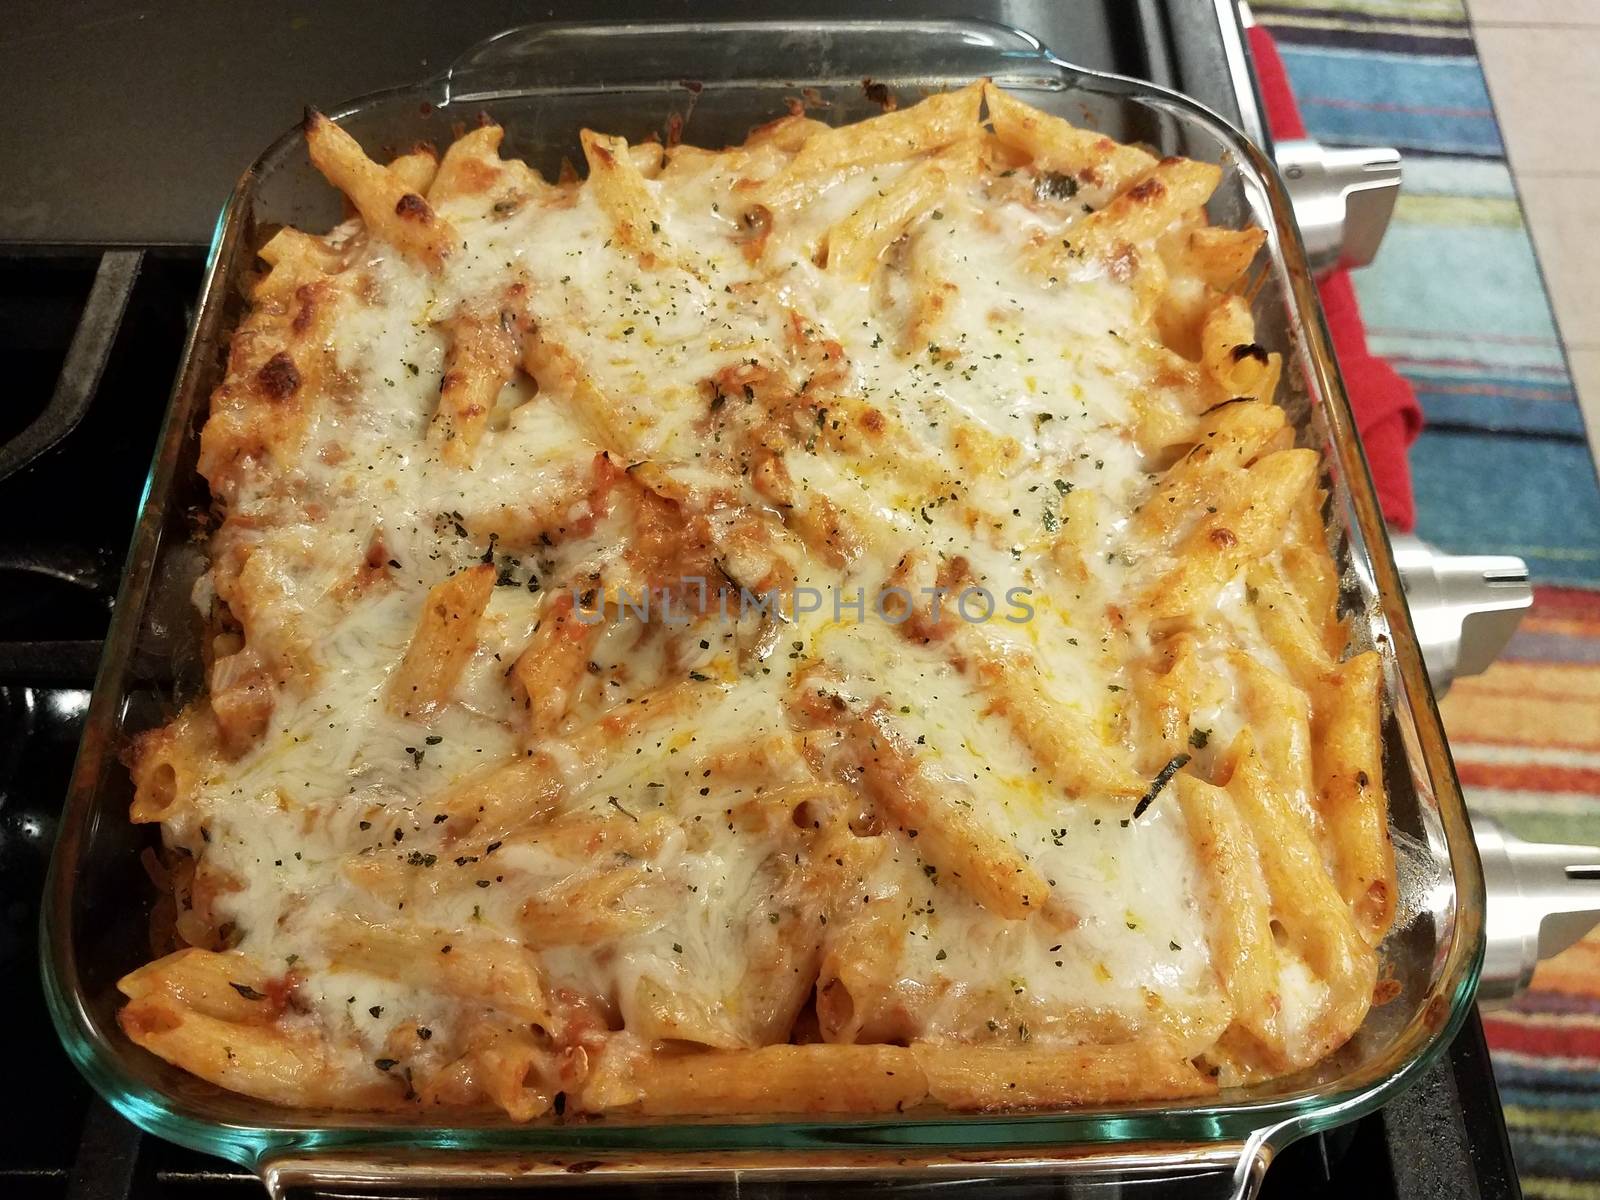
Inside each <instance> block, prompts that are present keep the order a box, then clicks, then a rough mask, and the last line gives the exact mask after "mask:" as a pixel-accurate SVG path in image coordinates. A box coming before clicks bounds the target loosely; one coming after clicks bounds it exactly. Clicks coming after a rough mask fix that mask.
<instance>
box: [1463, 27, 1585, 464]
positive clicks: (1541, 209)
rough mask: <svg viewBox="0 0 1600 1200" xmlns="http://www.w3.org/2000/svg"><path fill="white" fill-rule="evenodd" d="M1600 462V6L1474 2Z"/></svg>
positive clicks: (1488, 69) (1494, 92)
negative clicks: (1598, 223) (1598, 225)
mask: <svg viewBox="0 0 1600 1200" xmlns="http://www.w3.org/2000/svg"><path fill="white" fill-rule="evenodd" d="M1467 7H1468V9H1469V10H1470V11H1471V15H1472V25H1473V32H1474V33H1475V34H1476V36H1477V41H1478V53H1479V56H1480V57H1481V59H1482V61H1483V70H1484V74H1485V75H1486V76H1487V77H1488V80H1489V92H1490V95H1491V96H1492V97H1493V98H1494V106H1495V111H1496V113H1497V114H1498V116H1499V118H1500V128H1501V132H1502V133H1503V135H1504V137H1505V142H1506V151H1507V154H1508V155H1509V156H1510V159H1511V169H1512V171H1513V173H1514V174H1515V175H1516V179H1517V186H1518V189H1519V190H1520V192H1521V193H1522V202H1523V207H1524V209H1525V211H1526V213H1527V219H1528V225H1529V228H1530V230H1531V231H1532V234H1533V242H1534V246H1535V248H1536V249H1537V250H1538V254H1539V263H1540V266H1541V267H1542V268H1543V270H1544V276H1545V283H1546V285H1547V286H1548V287H1549V289H1550V299H1551V302H1552V303H1553V304H1554V306H1555V310H1556V323H1557V325H1559V326H1560V329H1561V337H1562V341H1563V342H1564V343H1565V344H1566V348H1567V357H1568V360H1569V362H1570V364H1571V367H1572V375H1573V382H1574V383H1575V384H1576V385H1577V389H1578V400H1579V402H1580V403H1581V404H1582V406H1583V411H1584V418H1585V420H1586V421H1587V422H1588V427H1589V444H1590V446H1591V447H1592V448H1594V450H1595V452H1596V456H1597V457H1600V236H1597V233H1596V230H1595V227H1594V218H1595V216H1596V215H1600V0H1467Z"/></svg>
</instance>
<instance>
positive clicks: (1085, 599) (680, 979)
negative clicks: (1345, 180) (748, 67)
mask: <svg viewBox="0 0 1600 1200" xmlns="http://www.w3.org/2000/svg"><path fill="white" fill-rule="evenodd" d="M870 94H871V95H873V96H874V97H875V98H880V99H883V100H885V109H886V111H884V112H883V113H882V114H881V115H879V116H875V117H872V118H871V119H868V120H864V121H860V122H856V123H854V124H848V125H842V126H839V127H834V126H832V125H830V124H829V123H828V122H829V121H830V120H832V119H833V118H834V117H835V116H836V114H837V113H838V112H839V111H841V110H840V109H839V108H821V109H816V110H815V111H813V112H812V113H811V114H810V115H806V114H805V113H804V112H801V111H799V110H798V108H797V110H796V111H794V112H791V113H789V114H788V115H785V116H780V117H778V119H776V120H774V121H772V122H770V123H768V124H766V125H763V126H761V127H760V128H758V129H756V130H753V131H752V132H751V134H750V136H749V137H748V138H747V139H746V140H745V141H744V142H743V143H741V144H739V145H735V146H725V147H721V148H715V149H701V148H697V147H693V146H688V145H684V144H681V143H680V142H678V140H677V137H676V133H677V132H678V131H676V130H669V133H671V134H672V135H673V136H669V137H668V138H667V139H666V144H662V143H661V142H658V141H655V140H647V141H644V142H639V143H633V144H630V143H629V142H627V141H625V140H624V139H622V138H620V137H616V136H612V135H610V134H608V133H604V132H597V131H594V130H583V131H581V132H580V133H579V134H578V138H579V144H581V147H582V150H583V156H582V166H583V168H584V169H585V173H584V174H583V176H582V177H581V178H580V172H579V170H578V168H575V167H573V166H571V165H570V164H569V165H567V166H566V167H565V168H564V169H563V171H562V173H561V175H560V176H559V177H557V178H555V179H551V180H546V179H545V178H543V177H542V176H540V175H539V173H538V172H537V171H535V170H534V169H533V168H531V167H529V166H528V165H527V164H525V163H523V162H521V161H519V160H517V159H516V158H514V157H509V156H504V157H503V153H504V154H506V155H509V150H508V147H509V146H513V145H515V144H516V135H517V133H518V132H519V131H516V130H511V131H509V132H508V131H507V130H506V129H503V128H502V127H501V126H499V125H498V124H495V123H494V122H493V121H492V120H490V119H488V118H484V119H483V120H482V121H481V122H480V123H478V124H477V126H476V127H475V128H472V129H470V130H466V131H463V132H462V133H461V134H460V136H458V137H457V138H456V140H455V141H454V142H452V143H451V144H450V145H449V146H447V147H442V148H441V149H442V154H440V153H436V152H435V151H434V150H433V149H432V148H429V147H415V148H412V149H410V150H404V149H403V148H401V149H402V150H403V152H402V153H400V154H399V155H398V157H393V158H391V159H389V160H388V163H387V165H380V163H379V162H378V161H376V160H375V159H373V158H372V157H369V154H368V152H367V151H366V150H363V149H362V147H361V146H360V145H358V144H357V143H356V141H355V140H354V139H353V138H351V137H350V136H349V135H348V134H347V133H345V132H344V131H343V130H341V129H339V128H338V126H336V125H335V124H334V123H333V122H330V121H328V120H327V119H325V118H323V117H321V116H320V115H317V114H315V113H313V114H311V115H310V116H309V117H308V119H307V122H306V126H305V136H306V142H307V147H308V150H309V153H310V156H311V160H312V162H313V164H314V165H315V166H316V167H317V169H318V170H320V171H321V172H322V173H323V174H324V175H325V176H326V177H327V179H328V180H329V181H330V182H331V183H332V184H333V185H334V186H335V187H337V188H338V189H339V190H340V191H342V192H343V193H344V195H345V196H346V197H347V198H348V200H349V201H350V204H351V205H352V206H353V209H354V214H355V215H353V216H351V217H350V218H349V219H347V220H346V221H344V222H342V223H341V224H339V225H338V226H337V227H336V228H335V229H333V230H332V231H331V232H328V233H326V234H322V235H315V234H312V233H309V232H301V231H298V230H294V229H283V230H278V231H276V232H274V233H273V234H272V236H271V237H270V238H268V239H267V240H266V241H265V243H264V244H263V245H262V246H261V248H260V258H261V261H262V264H264V270H263V272H262V274H261V275H260V277H259V278H257V279H256V280H254V281H253V282H252V284H251V286H250V288H249V289H248V298H249V303H250V309H249V312H248V314H247V315H246V316H245V318H244V319H243V321H242V322H241V324H240V325H239V328H238V329H237V331H236V332H235V334H234V336H233V340H232V343H231V346H230V350H229V356H228V363H227V369H226V375H225V378H224V381H223V383H222V385H221V386H220V387H219V388H218V389H217V391H216V393H215V394H214V397H213V400H212V406H211V412H210V415H209V417H208V419H207V421H206V424H205V428H204V431H203V433H202V438H201V454H200V469H201V472H202V474H203V475H204V476H205V478H206V481H207V482H208V484H209V485H210V487H211V491H212V496H213V500H214V515H215V518H216V521H215V528H214V530H213V531H212V533H211V536H210V542H209V564H208V569H207V570H206V572H205V575H204V577H203V578H202V579H201V581H200V583H199V585H198V586H197V587H196V589H195V593H194V594H195V599H196V602H197V605H198V607H199V608H200V610H201V612H202V615H203V616H204V617H205V619H206V621H207V622H208V628H207V637H206V642H205V655H204V666H205V676H206V682H207V688H206V690H205V692H204V694H203V695H201V696H199V697H197V698H195V699H193V700H192V702H190V703H189V704H188V705H187V706H186V707H184V708H182V709H181V710H180V711H178V712H177V713H176V714H175V715H174V716H173V718H172V719H171V720H170V721H169V722H168V723H167V724H166V725H165V726H163V727H162V728H160V729H156V730H151V731H149V732H146V733H143V734H141V735H139V736H138V737H137V738H136V739H134V740H133V741H132V743H131V744H130V745H129V746H128V747H127V750H126V754H125V757H126V760H127V763H128V767H129V770H130V773H131V776H132V781H133V803H132V806H131V810H130V816H131V818H132V819H133V820H134V821H136V822H140V823H144V824H150V825H157V826H159V831H160V840H161V846H160V852H159V853H157V852H156V851H154V850H151V851H150V852H149V853H148V854H147V856H146V859H147V863H148V865H149V868H150V874H151V875H152V878H153V879H155V880H156V881H157V882H158V885H159V886H161V887H163V888H164V889H165V890H167V891H168V892H169V893H170V897H169V898H168V899H166V900H164V901H163V902H162V904H161V905H160V910H161V915H160V918H159V920H158V922H157V923H156V925H157V927H156V931H155V934H154V936H153V940H154V941H156V942H157V943H158V945H157V951H156V957H155V961H154V962H152V963H150V964H149V965H147V966H145V967H142V968H140V969H138V970H136V971H133V972H132V973H130V974H128V975H127V976H125V977H124V978H123V980H122V981H121V984H120V986H121V989H122V992H123V994H124V996H125V998H126V1003H125V1005H124V1006H123V1008H122V1010H121V1013H120V1021H121V1025H122V1028H123V1029H124V1031H125V1032H126V1034H127V1036H128V1037H130V1038H131V1039H132V1040H133V1041H135V1042H137V1043H138V1044H139V1045H141V1046H143V1047H145V1048H146V1049H148V1050H149V1051H150V1052H152V1053H154V1054H156V1055H158V1056H160V1057H162V1058H164V1059H166V1060H167V1061H169V1062H171V1063H173V1064H175V1065H176V1066H178V1067H180V1068H182V1069H184V1070H187V1071H189V1072H191V1073H192V1074H194V1075H196V1076H197V1077H199V1078H200V1079H203V1080H206V1081H208V1082H209V1083H210V1084H212V1085H215V1086H218V1087H222V1088H226V1089H231V1090H233V1091H236V1092H239V1093H241V1094H245V1095H249V1096H253V1097H257V1098H259V1099H261V1100H265V1101H268V1102H271V1103H276V1104H282V1105H285V1106H312V1107H324V1108H341V1109H364V1108H372V1109H391V1110H393V1109H398V1110H403V1111H406V1112H408V1113H411V1114H414V1115H415V1116H416V1118H417V1119H418V1120H421V1121H423V1122H428V1121H433V1122H439V1121H443V1120H446V1119H447V1118H446V1117H444V1116H442V1115H441V1112H443V1111H448V1112H456V1111H460V1112H468V1113H480V1114H489V1115H491V1116H494V1117H496V1119H508V1120H511V1121H518V1122H522V1121H547V1122H556V1121H563V1120H569V1119H588V1118H589V1117H591V1116H596V1115H600V1116H603V1115H608V1114H609V1115H615V1116H616V1117H617V1118H619V1119H628V1120H632V1119H638V1120H657V1119H666V1118H675V1117H679V1116H708V1117H743V1116H759V1115H770V1116H781V1115H801V1116H804V1115H815V1114H823V1113H884V1114H892V1113H899V1112H909V1113H929V1114H937V1113H939V1112H945V1113H949V1112H983V1111H1002V1110H1011V1109H1018V1110H1021V1109H1030V1110H1046V1111H1060V1110H1065V1109H1072V1108H1080V1107H1085V1106H1099V1105H1114V1104H1124V1103H1129V1102H1136V1101H1141V1100H1152V1101H1157V1100H1158V1101H1167V1102H1179V1103H1181V1102H1185V1101H1187V1100H1189V1099H1190V1098H1196V1097H1206V1096H1209V1095H1211V1094H1212V1093H1214V1092H1215V1091H1216V1090H1217V1089H1218V1088H1219V1087H1221V1088H1229V1087H1234V1086H1236V1085H1241V1084H1249V1083H1253V1082H1255V1081H1258V1080H1264V1079H1270V1078H1273V1077H1275V1076H1279V1075H1284V1074H1287V1073H1289V1072H1293V1071H1297V1070H1300V1069H1302V1068H1306V1067H1309V1066H1311V1065H1313V1064H1315V1063H1316V1062H1317V1061H1318V1060H1320V1059H1321V1058H1323V1057H1324V1056H1325V1055H1327V1054H1329V1053H1331V1052H1332V1051H1334V1050H1335V1049H1337V1048H1338V1047H1339V1046H1340V1045H1342V1044H1343V1043H1344V1042H1345V1041H1346V1040H1347V1039H1348V1038H1350V1037H1351V1036H1352V1035H1353V1034H1354V1032H1355V1031H1356V1030H1357V1028H1358V1027H1359V1026H1360V1025H1361V1023H1362V1021H1363V1020H1364V1019H1365V1016H1366V1013H1367V1011H1368V1008H1369V1006H1370V1005H1371V1003H1372V1001H1373V992H1374V988H1375V986H1376V984H1377V964H1378V950H1377V947H1378V945H1379V943H1380V942H1381V940H1382V938H1383V937H1384V936H1385V934H1386V932H1387V930H1388V928H1389V926H1390V924H1391V923H1392V921H1393V919H1394V909H1395V904H1396V893H1397V885H1396V881H1395V875H1394V863H1393V849H1392V847H1391V846H1390V843H1389V838H1388V830H1387V805H1386V803H1385V796H1384V790H1383V788H1384V784H1383V778H1384V776H1383V767H1384V763H1383V740H1382V736H1381V720H1382V708H1381V691H1382V686H1383V673H1382V670H1381V664H1380V663H1379V661H1378V659H1377V657H1376V655H1374V654H1371V653H1368V654H1355V655H1353V656H1352V655H1351V654H1350V649H1351V648H1350V647H1349V646H1347V644H1346V643H1347V641H1348V638H1347V631H1346V628H1345V626H1344V624H1343V623H1342V622H1341V621H1340V618H1339V612H1338V605H1339V602H1340V587H1339V579H1340V576H1339V569H1338V564H1337V563H1336V562H1335V560H1334V558H1333V556H1332V555H1331V554H1330V553H1329V548H1328V541H1327V538H1326V535H1325V533H1324V530H1323V522H1322V507H1323V502H1324V498H1325V494H1326V493H1325V491H1324V487H1323V484H1322V482H1321V479H1320V476H1321V473H1322V464H1321V462H1320V460H1319V457H1318V455H1317V453H1316V452H1315V451H1313V450H1310V449H1306V448H1296V446H1295V428H1294V426H1292V425H1291V423H1290V421H1289V418H1288V416H1287V415H1286V414H1285V412H1284V410H1283V409H1282V408H1280V407H1279V406H1278V405H1277V403H1276V402H1275V400H1276V391H1277V382H1278V374H1279V371H1280V369H1281V365H1280V364H1281V360H1280V358H1279V355H1278V354H1277V353H1276V352H1275V351H1274V350H1273V349H1272V348H1270V347H1267V346H1263V345H1258V344H1257V342H1256V337H1257V334H1256V329H1255V324H1254V320H1253V318H1252V315H1251V309H1250V303H1249V300H1248V299H1247V297H1248V296H1250V295H1251V294H1252V280H1251V277H1250V272H1251V266H1252V263H1253V261H1254V258H1255V256H1256V254H1257V252H1258V251H1259V249H1260V247H1261V246H1262V244H1263V242H1264V241H1265V238H1266V234H1265V233H1264V232H1263V231H1262V230H1259V229H1227V228H1220V227H1215V226H1212V225H1211V224H1210V223H1209V218H1208V216H1207V213H1206V207H1207V204H1208V202H1209V199H1210V197H1211V195H1212V192H1213V190H1214V189H1215V188H1216V187H1217V186H1218V184H1219V180H1220V179H1221V177H1222V173H1221V170H1220V169H1219V168H1218V167H1217V166H1214V165H1212V164H1209V163H1202V162H1193V161H1189V160H1185V159H1176V158H1166V159H1158V158H1157V157H1156V156H1155V155H1153V154H1151V153H1150V152H1149V151H1148V150H1147V149H1145V148H1142V147H1135V146H1127V145H1121V144H1119V143H1117V142H1116V141H1114V140H1112V139H1111V138H1108V137H1106V136H1105V135H1104V134H1102V133H1100V132H1097V131H1094V130H1088V129H1083V128H1079V127H1076V126H1074V125H1073V124H1071V123H1070V122H1069V121H1068V120H1066V119H1064V118H1063V117H1062V116H1060V115H1057V114H1055V113H1047V112H1044V111H1041V110H1039V109H1036V108H1033V107H1031V106H1030V105H1028V104H1025V103H1024V102H1023V101H1022V100H1021V99H1019V98H1018V97H1016V96H1013V95H1010V94H1008V93H1007V92H1006V91H1005V90H1004V89H1002V88H999V87H997V86H995V85H994V84H993V83H992V82H990V81H986V80H979V81H976V82H974V83H973V84H972V85H971V86H969V87H965V88H962V89H960V90H958V91H952V92H947V93H941V94H937V95H933V96H929V97H926V98H924V99H921V100H920V101H918V102H916V103H911V102H910V100H911V98H910V97H905V98H904V99H905V100H906V101H907V102H906V103H904V104H903V105H895V104H893V103H888V102H887V101H888V99H889V98H888V97H887V94H886V93H880V92H879V91H878V90H877V89H876V88H874V89H873V90H872V92H871V93H870ZM710 102H711V100H710V98H709V97H708V98H707V99H706V100H705V101H703V103H710ZM818 118H824V119H818ZM369 149H370V148H369ZM390 152H391V153H392V150H391V151H390ZM151 832H152V833H154V831H151ZM448 1119H454V1118H448Z"/></svg>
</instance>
